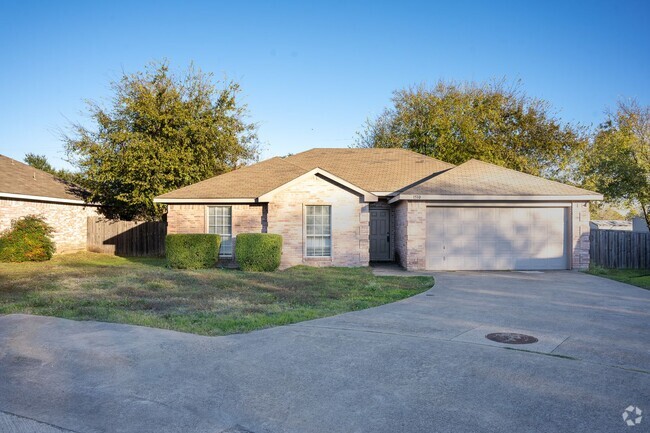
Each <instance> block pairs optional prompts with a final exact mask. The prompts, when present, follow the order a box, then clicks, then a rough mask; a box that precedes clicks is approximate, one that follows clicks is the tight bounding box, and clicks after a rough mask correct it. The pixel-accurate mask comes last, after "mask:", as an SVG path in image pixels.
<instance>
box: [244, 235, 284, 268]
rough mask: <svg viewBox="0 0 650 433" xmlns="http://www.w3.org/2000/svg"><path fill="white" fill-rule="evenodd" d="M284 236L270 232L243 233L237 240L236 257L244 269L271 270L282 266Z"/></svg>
mask: <svg viewBox="0 0 650 433" xmlns="http://www.w3.org/2000/svg"><path fill="white" fill-rule="evenodd" d="M281 256H282V236H280V235H275V234H270V233H241V234H238V235H237V241H236V242H235V257H236V258H237V264H238V265H239V267H240V268H241V270H242V271H252V272H271V271H275V270H276V269H278V267H279V266H280V257H281Z"/></svg>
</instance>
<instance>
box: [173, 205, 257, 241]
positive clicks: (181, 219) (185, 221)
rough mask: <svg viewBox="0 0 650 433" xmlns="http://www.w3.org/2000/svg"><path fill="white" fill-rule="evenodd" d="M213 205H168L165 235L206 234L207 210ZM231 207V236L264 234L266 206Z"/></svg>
mask: <svg viewBox="0 0 650 433" xmlns="http://www.w3.org/2000/svg"><path fill="white" fill-rule="evenodd" d="M209 206H214V205H204V204H170V205H168V207H167V233H170V234H171V233H207V226H206V215H207V208H208V207H209ZM218 206H231V207H232V235H233V238H234V237H235V236H237V235H238V234H239V233H265V232H266V204H251V205H248V204H232V205H230V204H227V203H224V204H223V205H218Z"/></svg>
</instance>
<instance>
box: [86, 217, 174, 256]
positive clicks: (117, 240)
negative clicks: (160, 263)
mask: <svg viewBox="0 0 650 433" xmlns="http://www.w3.org/2000/svg"><path fill="white" fill-rule="evenodd" d="M166 235H167V223H166V222H164V221H154V222H134V221H107V220H105V219H103V218H100V217H88V237H87V241H86V249H87V250H88V251H92V252H95V253H105V254H115V255H116V256H140V257H142V256H164V255H165V236H166Z"/></svg>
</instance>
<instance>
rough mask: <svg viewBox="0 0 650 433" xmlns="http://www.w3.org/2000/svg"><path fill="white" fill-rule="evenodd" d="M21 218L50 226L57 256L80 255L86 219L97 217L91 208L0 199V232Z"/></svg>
mask: <svg viewBox="0 0 650 433" xmlns="http://www.w3.org/2000/svg"><path fill="white" fill-rule="evenodd" d="M25 215H39V216H42V217H43V219H44V220H45V221H46V222H47V223H48V224H49V225H51V226H52V228H53V229H54V233H53V234H52V239H53V240H54V242H55V243H56V252H57V253H67V252H74V251H84V250H85V249H86V237H87V233H88V228H87V227H88V226H87V219H88V217H89V216H97V215H98V214H97V212H96V210H95V208H94V207H91V206H82V205H75V204H64V203H47V202H39V201H28V200H13V199H11V200H10V199H0V231H3V230H6V229H8V228H9V227H10V226H11V221H12V220H15V219H18V218H20V217H23V216H25Z"/></svg>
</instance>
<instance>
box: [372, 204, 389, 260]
mask: <svg viewBox="0 0 650 433" xmlns="http://www.w3.org/2000/svg"><path fill="white" fill-rule="evenodd" d="M370 260H372V261H380V260H390V210H388V209H376V210H371V211H370Z"/></svg>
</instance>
